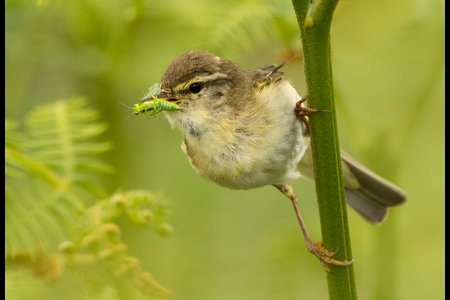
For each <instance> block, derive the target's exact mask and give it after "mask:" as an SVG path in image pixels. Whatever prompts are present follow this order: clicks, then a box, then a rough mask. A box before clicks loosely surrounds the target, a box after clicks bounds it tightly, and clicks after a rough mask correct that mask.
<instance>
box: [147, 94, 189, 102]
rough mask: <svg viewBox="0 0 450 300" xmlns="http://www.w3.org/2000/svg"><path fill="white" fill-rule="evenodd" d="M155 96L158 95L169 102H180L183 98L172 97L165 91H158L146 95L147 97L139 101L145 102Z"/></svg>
mask: <svg viewBox="0 0 450 300" xmlns="http://www.w3.org/2000/svg"><path fill="white" fill-rule="evenodd" d="M154 97H156V98H157V99H159V100H164V101H168V102H171V103H178V102H180V101H181V98H179V97H170V96H168V95H167V94H166V93H164V92H159V93H157V94H155V95H153V96H150V97H146V98H144V99H142V100H141V101H139V103H143V102H147V101H150V100H153V99H154Z"/></svg>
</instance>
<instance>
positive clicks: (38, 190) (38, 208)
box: [5, 180, 84, 257]
mask: <svg viewBox="0 0 450 300" xmlns="http://www.w3.org/2000/svg"><path fill="white" fill-rule="evenodd" d="M5 196H6V197H5V257H15V256H16V255H17V254H18V253H20V252H22V251H26V252H28V253H30V254H31V255H33V253H35V251H36V250H37V249H42V250H43V251H48V250H49V249H50V246H51V243H52V241H53V243H56V241H58V240H59V241H61V240H64V239H65V238H67V236H68V232H67V231H66V228H69V227H70V226H73V225H72V224H73V223H74V222H75V221H76V219H77V213H78V214H79V213H80V212H81V211H83V209H84V204H83V202H81V201H80V200H79V199H77V198H76V197H75V196H73V195H71V194H70V193H64V192H63V193H61V191H58V190H52V189H51V188H49V187H48V185H45V184H44V183H43V182H42V181H37V180H34V182H33V184H31V186H26V185H25V184H24V185H23V187H22V188H21V189H20V188H17V187H11V186H10V187H9V188H8V193H7V194H6V195H5Z"/></svg>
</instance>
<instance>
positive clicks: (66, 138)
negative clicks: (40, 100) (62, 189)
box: [27, 98, 111, 181]
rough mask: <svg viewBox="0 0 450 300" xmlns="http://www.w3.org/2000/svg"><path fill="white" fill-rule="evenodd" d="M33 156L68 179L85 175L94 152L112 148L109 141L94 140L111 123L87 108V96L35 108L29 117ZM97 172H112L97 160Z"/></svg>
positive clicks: (30, 145)
mask: <svg viewBox="0 0 450 300" xmlns="http://www.w3.org/2000/svg"><path fill="white" fill-rule="evenodd" d="M27 125H28V136H29V137H30V143H29V147H30V150H29V151H30V155H31V156H32V157H33V158H35V159H36V160H38V161H40V162H42V163H43V164H44V165H46V166H47V167H49V168H50V169H52V170H54V171H55V172H57V173H58V174H60V176H62V177H63V178H64V179H65V180H69V181H71V180H74V179H81V178H84V176H83V173H85V170H86V162H88V161H92V158H91V157H92V155H95V154H98V153H102V152H105V151H107V150H109V149H111V143H109V142H91V141H89V140H90V139H91V138H93V137H97V136H98V135H100V134H102V133H103V132H104V131H105V130H106V128H107V126H106V125H105V124H104V123H99V122H98V113H97V112H96V111H95V110H93V109H90V108H87V107H86V101H85V100H84V99H81V98H79V99H74V100H71V101H58V102H56V103H55V104H53V105H47V106H42V107H40V108H37V109H36V110H35V111H33V112H32V113H31V115H30V117H29V118H28V119H27ZM92 169H95V171H98V172H103V171H107V172H108V171H111V168H110V167H108V166H107V165H106V164H103V163H100V162H97V164H96V166H94V167H93V168H92Z"/></svg>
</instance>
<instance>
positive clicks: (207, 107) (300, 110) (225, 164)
mask: <svg viewBox="0 0 450 300" xmlns="http://www.w3.org/2000/svg"><path fill="white" fill-rule="evenodd" d="M287 61H289V59H288V60H286V61H284V62H282V63H280V64H273V65H267V66H264V67H260V68H256V69H250V70H244V69H242V68H241V67H239V65H238V64H236V63H235V62H233V61H231V60H227V59H224V58H221V57H219V56H216V55H214V54H212V53H210V52H208V51H205V50H200V51H188V52H186V53H183V54H181V55H180V56H178V57H176V58H175V59H174V60H173V61H172V63H171V64H170V65H169V67H168V68H167V70H166V72H165V73H164V75H163V76H162V79H161V85H160V91H159V92H158V93H157V94H156V95H155V96H156V97H157V98H158V99H161V100H164V101H167V102H171V103H176V104H177V105H178V106H179V108H180V109H179V110H177V111H164V114H165V116H166V118H167V119H168V121H169V123H170V124H171V126H172V128H177V129H179V130H180V131H181V133H182V134H183V137H184V140H183V142H182V145H181V147H182V150H183V152H184V153H186V154H187V156H188V159H189V162H190V164H191V166H192V167H193V169H194V170H195V171H196V172H197V173H198V174H199V175H200V176H201V177H203V178H205V179H207V180H210V181H213V182H215V183H216V184H218V185H219V186H222V187H225V188H229V189H235V190H248V189H255V188H260V187H264V186H267V185H272V186H274V187H276V188H277V189H278V190H280V191H281V192H282V193H283V194H284V195H286V196H287V197H288V198H289V199H290V200H291V201H292V203H293V205H294V208H295V212H296V215H297V219H298V221H299V224H300V226H301V229H302V232H303V236H304V239H305V242H306V246H307V248H308V251H309V252H311V253H312V254H313V255H315V256H316V257H317V258H318V259H319V260H320V261H321V263H322V265H323V266H324V268H325V270H326V271H330V269H329V268H328V264H333V265H339V266H348V265H350V264H352V263H353V262H354V259H352V260H351V261H338V260H335V259H333V258H332V256H333V255H334V254H335V253H336V252H337V250H336V251H334V252H330V251H328V250H326V249H325V248H324V247H323V245H322V241H320V242H316V243H315V242H313V241H312V240H311V238H310V236H309V234H308V231H307V229H306V225H305V222H304V221H303V218H302V216H301V213H300V209H299V206H298V202H297V196H296V193H295V192H294V190H293V188H292V187H291V185H290V184H291V182H293V181H294V180H296V179H298V178H299V177H302V178H306V179H310V180H314V168H313V159H312V149H311V141H310V136H309V123H308V118H307V117H308V116H309V115H310V114H312V113H326V111H319V110H317V109H314V108H309V107H306V106H304V104H305V101H306V98H307V97H301V96H299V94H298V93H297V91H296V90H295V88H294V87H293V86H292V85H291V83H290V82H289V80H285V79H283V73H282V72H279V69H280V68H281V67H282V66H283V65H284V64H285V63H286V62H287ZM145 101H149V99H143V100H142V101H141V102H145ZM341 160H342V169H343V176H344V186H345V195H346V200H347V203H348V205H350V206H351V207H352V208H353V209H354V210H355V211H356V212H357V213H358V214H359V215H361V216H362V217H363V218H364V219H365V220H366V221H368V222H369V223H371V224H374V225H378V224H380V223H381V222H383V221H384V220H385V218H386V216H387V215H388V209H389V208H391V207H395V206H398V205H401V204H403V203H405V202H406V201H407V198H408V197H407V195H406V193H405V192H404V191H403V190H401V189H400V188H399V187H397V186H395V185H394V184H392V183H390V182H389V181H387V180H385V179H383V178H382V177H380V176H378V175H377V174H375V173H374V172H372V171H370V170H369V169H368V168H366V167H364V166H363V165H362V164H360V163H358V162H357V161H356V160H355V159H353V158H352V157H350V156H349V155H348V154H347V153H345V152H344V151H343V150H341Z"/></svg>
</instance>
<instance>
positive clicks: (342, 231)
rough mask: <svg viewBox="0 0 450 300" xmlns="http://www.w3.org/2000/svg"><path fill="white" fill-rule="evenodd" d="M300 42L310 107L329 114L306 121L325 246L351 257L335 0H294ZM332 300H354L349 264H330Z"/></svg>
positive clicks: (342, 257) (339, 257) (342, 258)
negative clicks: (333, 52)
mask: <svg viewBox="0 0 450 300" xmlns="http://www.w3.org/2000/svg"><path fill="white" fill-rule="evenodd" d="M292 2H293V5H294V9H295V13H296V16H297V21H298V23H299V26H300V31H301V38H302V44H303V55H304V64H305V75H306V82H307V87H308V102H309V106H310V107H313V108H317V109H319V110H329V112H328V113H316V114H313V115H312V116H311V117H310V125H311V126H310V133H311V144H312V150H313V158H314V169H315V181H316V191H317V200H318V203H319V213H320V222H321V228H322V237H323V245H324V247H325V248H326V249H328V250H329V251H335V250H336V249H337V248H339V251H338V252H337V254H336V255H335V256H334V257H333V258H334V259H336V260H339V261H345V260H347V261H350V260H351V259H352V257H353V256H352V253H351V247H350V234H349V228H348V221H347V207H346V201H345V190H344V181H343V177H342V169H341V159H340V147H339V139H338V131H337V122H336V112H335V104H334V99H333V80H332V71H331V57H330V26H331V20H332V16H333V12H334V9H335V8H336V5H337V3H338V1H337V0H316V1H315V2H314V3H310V2H309V1H308V0H293V1H292ZM329 267H330V269H331V273H328V276H327V279H328V292H329V298H330V299H340V300H342V299H357V295H356V287H355V278H354V272H353V265H351V266H349V267H340V266H333V265H331V266H329Z"/></svg>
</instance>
